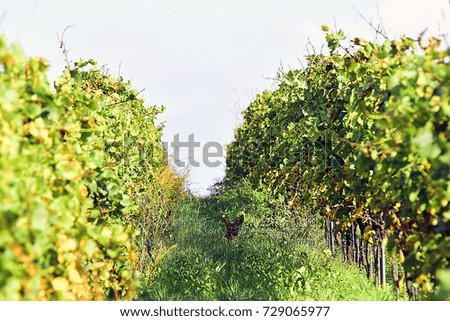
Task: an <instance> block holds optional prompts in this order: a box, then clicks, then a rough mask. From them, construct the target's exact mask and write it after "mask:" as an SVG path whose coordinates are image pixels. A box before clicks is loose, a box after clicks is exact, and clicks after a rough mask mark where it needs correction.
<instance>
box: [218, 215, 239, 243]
mask: <svg viewBox="0 0 450 321" xmlns="http://www.w3.org/2000/svg"><path fill="white" fill-rule="evenodd" d="M222 223H223V224H225V226H226V228H227V233H226V234H225V237H226V238H227V239H228V240H229V241H231V240H232V239H233V238H235V237H236V236H237V234H238V229H239V227H240V226H241V225H242V223H244V215H241V216H239V217H238V219H237V220H236V222H234V223H230V221H229V220H228V219H227V218H226V217H225V214H222Z"/></svg>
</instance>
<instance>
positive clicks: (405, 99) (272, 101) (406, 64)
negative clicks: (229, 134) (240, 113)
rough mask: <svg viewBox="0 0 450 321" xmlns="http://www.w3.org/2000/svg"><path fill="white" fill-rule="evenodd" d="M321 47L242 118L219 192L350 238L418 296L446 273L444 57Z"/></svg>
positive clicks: (422, 51) (449, 234) (449, 165)
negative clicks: (392, 268)
mask: <svg viewBox="0 0 450 321" xmlns="http://www.w3.org/2000/svg"><path fill="white" fill-rule="evenodd" d="M323 29H324V31H328V28H327V27H326V26H324V27H323ZM326 39H327V42H328V47H329V49H330V54H329V55H324V54H313V55H310V56H308V57H307V63H308V64H307V66H306V67H305V68H304V69H302V70H291V71H288V72H286V73H284V74H283V75H282V77H281V79H280V80H281V81H280V84H279V88H278V89H277V90H275V91H265V92H263V93H262V94H260V95H258V96H257V97H256V99H255V101H253V102H252V103H251V104H250V106H249V107H248V108H247V110H245V111H244V121H243V123H242V124H241V125H240V127H239V128H238V129H237V130H236V132H235V141H234V142H233V143H232V144H230V145H229V146H228V150H227V174H226V181H227V182H228V183H232V182H234V181H238V180H241V179H242V178H247V179H248V180H250V181H251V182H252V183H253V185H254V186H258V187H264V188H268V189H270V190H271V191H272V192H273V193H274V194H276V195H279V196H281V197H285V198H286V200H287V201H288V202H289V203H290V204H292V205H293V206H296V207H302V208H305V209H307V210H308V211H310V212H312V213H315V214H317V215H320V216H321V217H323V218H324V219H325V218H331V219H332V220H333V221H335V222H336V226H337V229H338V230H339V231H341V232H342V231H346V230H348V229H350V228H351V227H352V226H356V228H357V230H358V233H359V235H361V237H362V238H363V239H364V240H365V241H367V242H368V243H370V244H380V245H381V246H382V247H383V248H384V247H386V245H387V244H388V247H389V250H391V252H392V253H393V255H394V256H395V257H396V258H397V259H398V260H399V262H400V263H402V264H403V267H404V269H405V271H406V272H407V274H408V275H409V276H410V278H411V279H412V280H414V281H415V284H416V285H417V286H421V287H422V289H423V290H424V293H427V292H429V291H431V290H432V287H433V285H434V284H435V282H436V272H437V271H438V270H440V269H445V268H449V261H448V260H449V257H450V206H449V201H450V126H449V118H450V106H449V88H450V87H449V85H450V73H449V71H450V70H449V69H450V67H449V64H448V63H449V59H450V50H449V49H440V48H441V46H440V40H439V39H437V38H434V37H430V38H429V39H428V41H427V42H426V43H425V42H424V41H423V40H422V39H419V40H413V39H410V38H406V37H403V38H401V39H400V40H386V41H385V42H384V43H382V44H376V43H372V42H369V41H365V40H362V39H358V38H355V39H353V40H352V41H350V43H349V45H346V46H343V45H341V43H343V40H344V39H345V36H344V33H343V32H342V31H339V32H327V35H326Z"/></svg>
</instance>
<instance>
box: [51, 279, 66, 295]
mask: <svg viewBox="0 0 450 321" xmlns="http://www.w3.org/2000/svg"><path fill="white" fill-rule="evenodd" d="M52 286H53V288H54V289H55V290H56V291H62V292H66V291H68V290H69V281H67V280H66V279H65V278H63V277H57V278H54V279H53V281H52Z"/></svg>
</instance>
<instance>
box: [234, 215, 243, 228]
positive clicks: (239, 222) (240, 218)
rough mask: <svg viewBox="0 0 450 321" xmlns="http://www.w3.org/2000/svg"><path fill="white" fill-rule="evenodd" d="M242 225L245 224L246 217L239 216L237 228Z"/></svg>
mask: <svg viewBox="0 0 450 321" xmlns="http://www.w3.org/2000/svg"><path fill="white" fill-rule="evenodd" d="M242 223H244V215H241V216H239V218H238V219H237V220H236V223H235V224H236V226H241V225H242Z"/></svg>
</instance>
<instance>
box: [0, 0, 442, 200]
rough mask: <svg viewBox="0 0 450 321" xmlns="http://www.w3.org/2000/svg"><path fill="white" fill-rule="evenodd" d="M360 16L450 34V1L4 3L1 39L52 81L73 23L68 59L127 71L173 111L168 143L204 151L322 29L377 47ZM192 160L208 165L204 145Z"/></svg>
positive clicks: (202, 178)
mask: <svg viewBox="0 0 450 321" xmlns="http://www.w3.org/2000/svg"><path fill="white" fill-rule="evenodd" d="M358 12H359V13H361V14H362V15H363V16H364V17H365V18H366V19H367V20H369V21H372V22H373V24H375V25H378V24H379V23H380V17H381V19H382V22H383V25H384V27H385V29H386V32H387V34H388V35H389V36H390V37H397V36H399V35H407V36H411V37H417V35H418V34H419V33H420V32H422V31H423V30H424V29H426V28H428V32H427V34H428V35H436V34H441V33H444V34H448V33H449V31H450V4H449V1H448V0H378V1H375V0H359V1H358V0H339V1H336V0H312V1H311V0H308V1H302V0H297V1H294V0H277V1H264V0H259V1H257V0H248V1H246V0H239V1H237V0H226V1H212V0H189V1H187V0H184V1H183V0H164V1H163V0H147V1H144V0H142V1H138V0H131V1H125V0H120V1H111V0H110V1H106V0H100V1H95V0H89V1H86V0H78V1H73V0H72V1H61V0H53V1H51V0H34V1H33V0H29V1H22V0H0V33H1V34H4V35H6V36H7V38H8V41H9V42H12V41H19V42H20V44H21V46H22V48H23V49H24V50H25V52H26V54H27V55H32V56H43V57H45V58H47V59H48V60H49V61H50V64H51V69H50V73H49V77H50V79H52V80H54V79H55V78H56V77H57V76H58V75H60V74H61V71H62V69H63V67H64V60H63V56H62V54H61V50H60V49H59V42H58V38H57V33H59V34H61V33H62V31H63V30H64V28H66V27H67V26H69V25H73V27H71V28H70V29H68V30H67V32H66V34H65V41H66V44H67V47H68V48H69V49H70V53H69V58H70V60H72V61H76V60H78V59H80V58H94V59H95V60H97V61H98V62H99V65H104V64H106V65H107V67H108V68H109V70H110V72H111V74H112V75H117V74H118V72H119V70H120V74H121V75H122V76H124V78H125V79H130V80H131V81H132V85H133V87H135V88H137V89H140V90H141V89H145V90H144V91H143V92H142V96H143V97H144V98H145V99H146V104H147V105H154V104H156V105H165V106H166V107H167V109H166V111H165V112H164V114H163V115H162V116H161V117H160V121H165V124H166V125H165V133H164V141H167V142H171V141H172V140H173V137H174V135H175V134H177V133H179V134H180V136H179V137H180V140H181V141H187V139H188V135H190V134H192V133H193V134H194V137H195V140H196V141H199V142H200V143H201V144H202V146H201V147H203V145H204V144H205V143H207V142H211V141H213V142H219V143H220V144H222V145H225V144H227V143H230V142H231V141H232V139H233V131H234V129H235V128H236V126H237V125H238V124H239V121H240V112H241V111H242V110H243V109H244V108H245V107H246V106H247V105H248V104H249V103H250V102H251V101H252V100H253V99H254V97H255V95H256V94H257V93H259V92H261V91H263V90H265V89H274V85H273V81H272V80H270V78H273V77H274V76H275V75H276V72H277V70H278V69H279V67H280V66H281V65H282V66H283V68H284V70H288V69H290V68H299V67H300V66H301V64H300V61H304V57H305V55H306V54H307V43H308V38H309V39H310V41H311V43H312V44H313V45H314V46H315V47H316V49H317V50H320V47H321V46H322V45H323V44H324V42H325V41H324V33H323V32H322V31H321V29H320V26H321V25H322V24H326V25H329V26H330V27H331V28H334V26H336V27H337V28H342V29H343V30H344V31H345V32H346V33H347V34H349V35H350V36H353V37H354V36H359V37H366V38H368V39H369V40H373V39H374V32H373V31H372V30H371V28H370V26H369V24H368V23H367V22H366V21H364V19H362V18H361V17H360V14H359V13H358ZM119 66H120V69H119ZM212 151H214V149H212ZM186 157H187V153H183V154H182V160H185V161H186V159H185V158H186ZM194 159H195V160H196V161H198V162H201V159H202V156H201V149H200V148H197V149H196V153H195V155H194ZM211 160H216V159H211ZM219 160H220V161H221V162H222V165H221V166H219V167H215V168H208V167H206V166H205V165H203V164H201V166H200V167H198V168H196V167H194V168H191V170H190V172H191V175H190V180H191V190H192V191H194V192H195V193H197V194H205V193H206V189H207V187H208V186H209V185H211V184H212V183H213V182H214V180H215V179H217V178H220V177H222V176H223V175H224V170H225V163H224V160H223V159H219Z"/></svg>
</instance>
